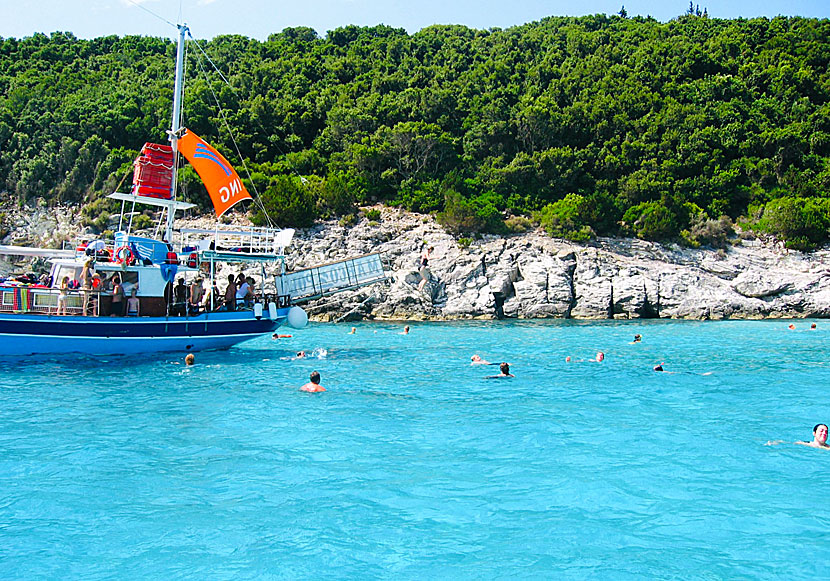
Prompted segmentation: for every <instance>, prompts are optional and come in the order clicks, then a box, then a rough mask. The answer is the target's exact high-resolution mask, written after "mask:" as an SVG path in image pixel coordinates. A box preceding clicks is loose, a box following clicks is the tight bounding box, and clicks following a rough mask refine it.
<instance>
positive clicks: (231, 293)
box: [225, 274, 236, 311]
mask: <svg viewBox="0 0 830 581" xmlns="http://www.w3.org/2000/svg"><path fill="white" fill-rule="evenodd" d="M225 309H226V310H228V311H233V310H235V309H236V279H234V277H233V275H232V274H229V275H228V286H226V287H225Z"/></svg>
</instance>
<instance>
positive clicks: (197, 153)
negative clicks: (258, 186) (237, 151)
mask: <svg viewBox="0 0 830 581" xmlns="http://www.w3.org/2000/svg"><path fill="white" fill-rule="evenodd" d="M178 147H179V151H180V152H181V154H182V155H184V156H185V157H186V158H187V161H189V162H190V165H192V166H193V169H195V170H196V173H198V174H199V177H201V178H202V182H204V184H205V188H207V191H208V194H210V199H211V200H212V201H213V208H214V209H215V210H216V217H217V218H219V217H221V216H222V214H224V213H225V212H227V211H228V210H229V209H230V208H231V207H232V206H233V205H234V204H236V203H238V202H241V201H242V200H246V199H247V200H250V199H251V194H249V193H248V190H246V189H245V186H244V185H242V180H241V179H239V176H238V175H237V173H236V171H235V170H234V169H233V168H232V167H231V164H230V163H228V160H227V159H225V158H224V157H223V156H222V154H221V153H219V152H218V151H216V150H215V149H213V148H212V147H211V146H210V145H208V144H207V143H206V142H205V141H204V140H203V139H202V138H201V137H199V136H198V135H196V134H195V133H193V132H192V131H189V130H185V133H184V135H182V136H181V137H180V138H179V143H178Z"/></svg>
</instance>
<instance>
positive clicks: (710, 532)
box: [0, 320, 830, 579]
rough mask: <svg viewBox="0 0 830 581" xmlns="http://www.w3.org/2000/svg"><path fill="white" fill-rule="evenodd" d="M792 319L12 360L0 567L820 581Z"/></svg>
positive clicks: (162, 574)
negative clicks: (187, 360) (189, 358)
mask: <svg viewBox="0 0 830 581" xmlns="http://www.w3.org/2000/svg"><path fill="white" fill-rule="evenodd" d="M789 322H790V321H734V322H732V321H727V322H687V321H641V322H640V321H638V322H573V321H558V322H463V323H421V324H419V323H410V326H411V329H412V330H411V332H410V334H409V335H402V334H401V332H402V330H403V324H392V323H362V324H357V325H355V326H356V327H357V332H356V334H354V335H349V334H348V331H349V329H350V327H351V325H327V324H312V325H310V326H309V327H308V328H306V329H304V330H302V331H296V332H294V336H293V337H292V338H289V339H278V340H273V339H271V338H270V337H263V338H262V339H258V340H256V341H253V342H250V343H248V344H245V345H243V346H240V347H238V348H235V349H232V350H230V351H225V352H212V353H199V354H197V355H196V365H195V366H194V367H192V368H186V367H185V366H184V365H183V364H182V357H181V356H179V355H176V356H169V357H165V356H159V357H155V358H152V357H146V356H136V357H130V356H124V357H119V358H105V359H93V358H82V357H72V358H65V359H61V360H57V361H52V360H40V361H37V360H27V361H3V360H0V374H1V375H0V377H2V385H0V578H2V579H53V578H59V579H179V578H187V579H261V578H262V579H270V578H277V579H280V578H286V579H319V578H347V579H363V578H385V579H508V578H509V579H514V578H538V579H541V578H556V579H559V578H562V579H584V578H595V579H643V578H648V579H680V578H682V579H688V578H692V579H807V578H812V577H826V575H827V573H828V571H830V500H828V492H830V452H828V451H824V450H816V449H812V448H807V447H803V446H795V445H792V444H791V442H793V441H794V440H800V439H805V440H809V439H811V438H812V433H811V431H812V427H813V425H814V424H816V423H819V422H824V423H827V422H830V398H828V391H827V386H828V385H830V365H828V363H827V360H826V359H827V347H828V343H830V341H828V338H830V322H825V321H821V320H819V321H817V324H818V329H817V330H815V331H810V330H808V327H809V323H808V322H806V321H794V324H795V325H796V329H795V330H794V331H791V330H788V329H787V325H788V324H789ZM635 333H640V334H642V336H643V340H642V343H640V344H633V345H632V344H630V341H631V340H632V338H633V336H634V334H635ZM299 350H305V351H308V352H312V351H313V350H316V352H315V356H314V357H309V358H306V359H293V356H294V355H295V354H296V352H297V351H299ZM598 350H601V351H603V352H604V353H605V355H606V358H605V361H603V362H602V363H595V362H590V361H587V360H589V359H591V358H593V357H594V355H595V354H596V352H597V351H598ZM323 351H325V354H323ZM474 353H478V354H480V355H481V356H483V357H485V358H487V359H489V360H490V361H494V362H498V361H508V362H509V363H510V364H511V371H512V372H513V373H514V374H515V375H516V377H515V378H514V379H484V377H485V376H486V375H490V374H495V373H497V367H495V366H492V367H491V366H472V365H470V356H471V355H472V354H474ZM568 355H570V356H571V357H572V361H571V362H566V361H565V358H566V356H568ZM579 360H583V361H579ZM658 363H663V367H664V369H665V370H666V372H665V373H657V372H654V371H652V367H653V366H654V365H656V364H658ZM315 369H316V370H318V371H319V372H320V373H321V375H322V385H324V386H325V387H326V388H327V390H328V391H326V392H325V393H318V394H309V393H303V392H300V391H298V389H297V388H298V387H299V386H300V385H302V384H303V383H305V382H306V381H307V380H308V375H309V373H310V372H311V371H312V370H315ZM668 372H672V373H668ZM770 440H784V441H786V442H790V443H789V444H787V443H783V444H779V445H765V444H767V442H769V441H770Z"/></svg>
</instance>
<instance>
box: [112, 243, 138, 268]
mask: <svg viewBox="0 0 830 581" xmlns="http://www.w3.org/2000/svg"><path fill="white" fill-rule="evenodd" d="M115 261H116V262H120V263H121V264H125V265H127V266H130V265H132V264H134V263H135V256H133V251H132V250H130V247H129V246H122V247H121V248H119V249H118V250H116V251H115Z"/></svg>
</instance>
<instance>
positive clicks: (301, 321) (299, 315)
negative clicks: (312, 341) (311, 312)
mask: <svg viewBox="0 0 830 581" xmlns="http://www.w3.org/2000/svg"><path fill="white" fill-rule="evenodd" d="M286 322H287V323H288V326H289V327H291V328H292V329H302V328H303V327H305V326H306V325H307V324H308V315H307V314H306V312H305V311H304V310H302V309H301V308H300V307H291V308H290V309H288V316H287V317H286Z"/></svg>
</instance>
